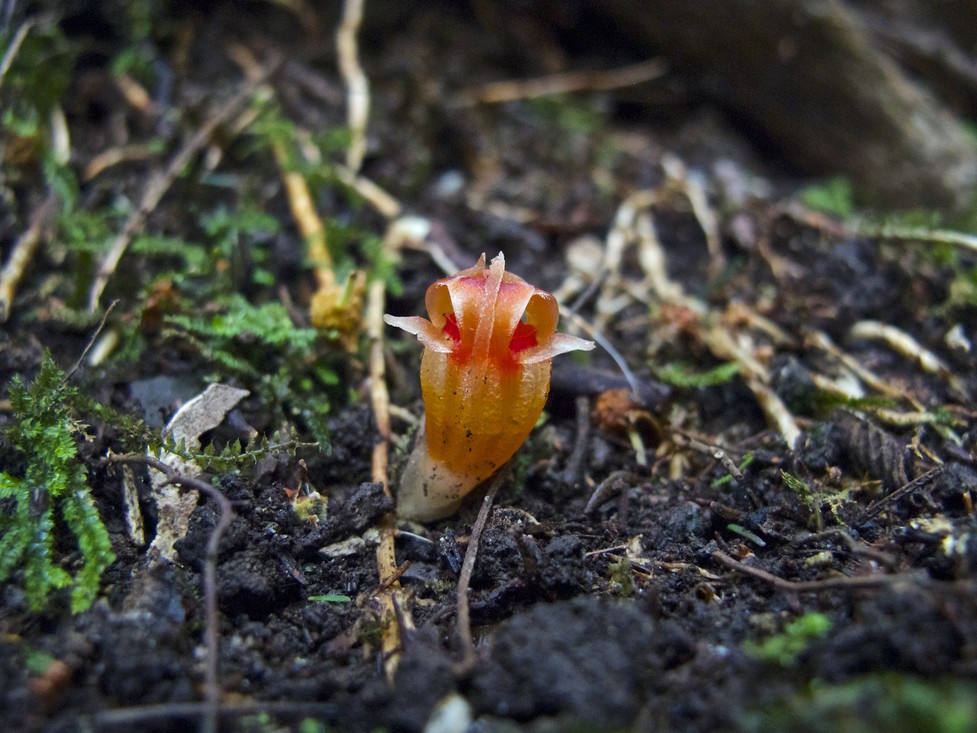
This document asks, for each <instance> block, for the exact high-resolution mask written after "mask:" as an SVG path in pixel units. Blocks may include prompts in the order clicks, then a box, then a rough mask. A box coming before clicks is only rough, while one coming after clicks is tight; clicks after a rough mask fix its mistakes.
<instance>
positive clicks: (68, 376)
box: [64, 300, 119, 382]
mask: <svg viewBox="0 0 977 733" xmlns="http://www.w3.org/2000/svg"><path fill="white" fill-rule="evenodd" d="M118 304H119V301H118V300H113V301H112V302H111V303H109V307H108V308H106V309H105V313H103V314H102V320H101V321H99V323H98V328H96V329H95V333H93V334H92V337H91V338H90V339H88V343H87V344H85V348H84V349H83V350H82V352H81V356H79V357H78V361H76V362H75V363H74V366H72V367H71V369H69V370H68V373H67V374H65V375H64V379H65V381H66V382H67V381H68V380H69V379H71V377H72V375H74V373H75V372H77V371H78V370H79V369H81V364H82V362H83V361H85V357H86V356H88V352H89V351H91V350H92V346H94V345H95V341H96V340H97V339H98V335H99V334H100V333H102V331H103V330H104V329H105V324H106V323H107V322H108V320H109V315H110V314H111V313H112V311H113V309H114V308H115V306H117V305H118Z"/></svg>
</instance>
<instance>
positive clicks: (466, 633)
mask: <svg viewBox="0 0 977 733" xmlns="http://www.w3.org/2000/svg"><path fill="white" fill-rule="evenodd" d="M508 473H509V471H508V464H507V465H505V466H503V467H502V470H501V471H499V472H498V473H497V474H496V475H495V478H493V479H492V483H491V484H490V485H489V490H488V493H486V494H485V498H484V499H482V506H481V508H479V510H478V517H477V518H476V519H475V524H473V525H472V531H471V534H470V535H469V537H468V547H467V548H465V559H464V560H463V561H462V563H461V572H460V573H459V574H458V616H457V625H458V639H459V640H460V641H461V654H462V658H461V663H460V665H459V673H460V674H461V673H464V672H466V671H467V670H470V669H471V668H472V667H473V666H474V664H475V661H476V658H475V642H474V641H473V639H472V622H471V613H470V609H469V605H468V586H469V585H470V583H471V580H472V572H473V571H474V570H475V560H476V558H477V557H478V542H479V540H480V539H481V537H482V530H484V529H485V525H486V524H487V523H488V518H489V513H490V511H491V509H492V503H493V502H494V501H495V495H496V494H497V493H499V487H500V486H501V485H502V481H503V480H504V479H505V477H506V475H508Z"/></svg>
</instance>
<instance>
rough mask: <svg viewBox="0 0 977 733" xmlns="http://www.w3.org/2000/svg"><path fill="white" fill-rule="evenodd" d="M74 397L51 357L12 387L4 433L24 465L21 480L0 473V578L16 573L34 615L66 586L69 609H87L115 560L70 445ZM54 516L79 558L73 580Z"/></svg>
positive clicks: (76, 426)
mask: <svg viewBox="0 0 977 733" xmlns="http://www.w3.org/2000/svg"><path fill="white" fill-rule="evenodd" d="M75 392H76V390H75V389H74V388H73V387H70V386H68V384H67V381H66V378H65V375H64V373H63V372H62V371H61V370H60V369H58V367H57V365H56V364H55V363H54V360H53V359H51V358H50V356H48V357H46V358H45V359H44V362H43V363H42V365H41V371H40V373H39V374H38V375H37V377H36V378H35V379H34V381H33V382H32V383H31V384H30V385H29V386H28V385H25V384H24V382H23V380H21V379H20V378H19V377H15V378H14V380H13V381H12V382H11V384H10V402H11V405H12V406H13V410H14V421H13V423H12V424H11V425H10V426H9V427H8V428H7V429H6V431H5V432H6V437H7V440H8V441H9V443H10V445H11V446H12V447H13V449H14V451H15V452H16V453H17V454H19V455H20V456H21V457H22V459H23V460H24V462H25V467H24V470H23V473H22V475H12V474H9V473H7V472H3V473H0V499H2V500H4V501H3V503H2V504H0V506H2V507H3V508H2V509H0V529H2V536H0V581H6V580H7V579H8V578H9V577H10V576H11V575H13V574H14V573H15V572H16V571H17V570H20V571H21V572H22V582H23V584H24V589H25V591H26V593H27V600H28V603H29V604H30V607H31V609H32V610H35V611H38V610H41V609H43V608H44V607H45V606H46V605H47V602H48V597H49V595H50V593H51V592H52V591H54V590H57V589H59V588H66V587H69V586H70V587H71V610H72V611H73V612H76V613H77V612H78V611H83V610H85V609H86V608H88V607H89V606H90V605H91V603H92V601H93V600H94V599H95V596H96V594H97V593H98V588H99V583H100V581H101V578H102V573H104V572H105V569H106V568H107V567H108V566H109V565H110V564H111V563H112V562H113V561H114V560H115V555H114V554H113V552H112V545H111V542H110V541H109V535H108V531H107V530H106V529H105V525H104V524H102V520H101V518H100V517H99V515H98V510H97V509H96V508H95V503H94V502H93V501H92V497H91V492H90V490H89V487H88V480H87V476H86V471H85V466H84V464H82V462H81V461H80V460H79V458H78V453H77V448H76V446H75V433H77V432H80V428H81V426H80V425H79V424H78V423H77V422H76V421H75V420H74V419H73V418H72V416H71V414H70V412H69V404H70V402H71V400H72V398H73V397H74V395H75ZM56 511H59V512H60V514H61V517H62V518H63V519H64V522H65V523H66V524H67V527H68V529H69V530H70V531H71V532H72V534H73V535H74V537H75V540H76V542H77V547H78V550H79V552H80V555H81V561H82V564H81V567H80V568H79V569H78V570H77V572H76V573H75V575H74V576H73V577H72V575H71V574H70V573H69V572H68V571H66V570H65V569H64V568H63V567H61V566H60V565H59V564H58V563H59V558H58V557H57V553H56V550H55V538H54V530H55V512H56Z"/></svg>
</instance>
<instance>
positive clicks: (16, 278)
mask: <svg viewBox="0 0 977 733" xmlns="http://www.w3.org/2000/svg"><path fill="white" fill-rule="evenodd" d="M56 201H57V196H56V195H55V193H54V191H49V192H48V195H47V196H46V197H45V199H44V201H43V202H42V203H41V205H40V206H38V207H37V209H35V210H34V214H33V216H31V223H30V226H29V227H27V231H25V232H24V233H23V234H21V235H20V237H19V238H18V239H17V242H16V243H15V244H14V247H13V249H12V250H11V252H10V257H8V258H7V264H6V265H4V267H3V271H2V272H0V323H6V321H7V319H8V318H9V317H10V309H11V308H12V307H13V304H14V294H15V293H16V291H17V285H18V283H20V279H21V278H22V277H23V276H24V270H25V269H26V268H27V264H28V263H29V262H30V261H31V258H32V257H33V256H34V253H35V252H37V247H38V245H39V244H40V243H41V233H42V232H43V231H44V226H45V224H46V223H47V220H48V216H49V215H50V213H51V210H52V209H53V208H54V204H55V202H56Z"/></svg>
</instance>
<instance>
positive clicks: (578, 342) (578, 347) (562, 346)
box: [516, 333, 595, 364]
mask: <svg viewBox="0 0 977 733" xmlns="http://www.w3.org/2000/svg"><path fill="white" fill-rule="evenodd" d="M594 346H595V344H594V342H593V341H587V340H586V339H582V338H577V337H576V336H571V335H570V334H568V333H554V334H553V335H552V336H550V337H549V338H548V339H547V340H546V341H544V342H543V343H541V344H540V345H539V346H534V347H533V348H531V349H526V350H525V351H522V352H520V353H519V354H517V355H516V359H517V360H518V361H519V363H520V364H538V363H539V362H541V361H548V360H550V359H552V358H553V357H554V356H559V355H560V354H566V353H567V352H570V351H590V350H591V349H593V348H594Z"/></svg>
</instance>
